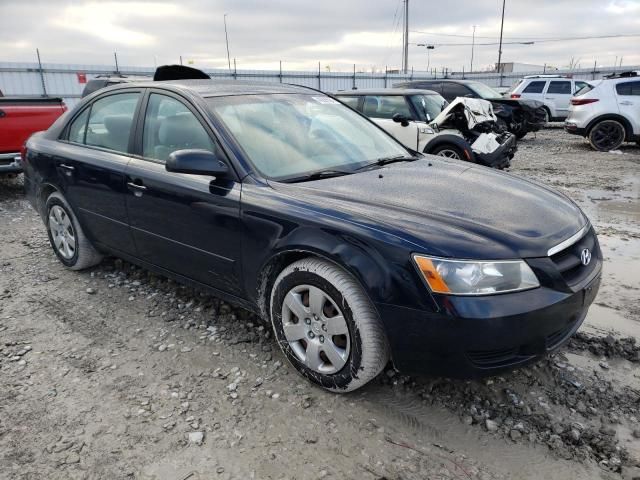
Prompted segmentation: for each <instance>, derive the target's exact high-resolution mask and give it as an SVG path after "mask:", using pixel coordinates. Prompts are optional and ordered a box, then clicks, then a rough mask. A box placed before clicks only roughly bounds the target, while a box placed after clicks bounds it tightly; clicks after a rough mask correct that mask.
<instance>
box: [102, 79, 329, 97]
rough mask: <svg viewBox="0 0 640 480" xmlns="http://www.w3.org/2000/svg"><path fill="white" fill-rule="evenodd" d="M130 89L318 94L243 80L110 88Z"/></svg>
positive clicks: (206, 93)
mask: <svg viewBox="0 0 640 480" xmlns="http://www.w3.org/2000/svg"><path fill="white" fill-rule="evenodd" d="M131 87H134V88H135V87H144V88H154V87H173V88H176V89H178V90H189V91H192V92H194V93H196V94H198V95H200V96H201V97H204V98H208V97H224V96H231V95H260V94H273V93H303V94H314V93H315V94H320V93H321V92H319V91H317V90H314V89H313V88H309V87H303V86H300V85H291V84H287V83H274V82H252V81H245V80H215V79H211V80H166V81H161V82H157V81H142V82H137V81H136V82H126V83H121V84H120V85H117V86H113V87H110V88H111V89H119V88H131Z"/></svg>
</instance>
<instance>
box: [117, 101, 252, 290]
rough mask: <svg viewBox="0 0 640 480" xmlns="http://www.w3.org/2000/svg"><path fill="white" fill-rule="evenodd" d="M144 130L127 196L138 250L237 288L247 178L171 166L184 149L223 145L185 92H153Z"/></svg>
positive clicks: (131, 166) (218, 285)
mask: <svg viewBox="0 0 640 480" xmlns="http://www.w3.org/2000/svg"><path fill="white" fill-rule="evenodd" d="M139 130H140V129H139ZM138 135H139V136H140V135H141V137H142V138H141V142H140V148H141V150H140V152H139V153H141V155H140V156H139V158H138V157H136V158H133V159H132V160H131V162H129V165H128V167H127V171H126V174H127V175H126V176H127V178H126V181H127V188H128V189H129V192H128V194H127V196H126V199H127V200H126V203H127V209H128V212H129V221H130V225H131V230H132V232H133V236H134V239H135V242H136V247H137V251H138V256H139V257H140V258H141V259H142V260H145V261H147V262H150V263H152V264H154V265H157V266H159V267H162V268H165V269H167V270H169V271H171V272H174V273H177V274H180V275H183V276H186V277H188V278H191V279H193V280H196V281H198V282H201V283H203V284H206V285H209V286H212V287H215V288H218V289H220V290H223V291H225V292H227V293H231V294H237V293H238V292H239V288H240V251H241V248H240V236H241V231H240V192H241V187H242V185H241V184H240V183H239V182H237V181H235V180H234V179H230V178H232V175H233V174H230V175H229V178H225V179H216V178H215V177H211V176H208V175H191V174H182V173H172V172H168V171H167V170H166V169H165V161H166V160H167V158H168V157H169V155H170V154H171V153H172V152H174V151H176V150H183V149H204V150H209V151H212V152H213V151H216V149H219V148H220V147H219V145H218V144H217V143H216V141H215V140H213V137H212V135H211V132H210V131H209V130H208V128H205V126H204V125H203V119H202V118H201V117H200V115H199V114H198V112H197V111H196V110H195V109H193V108H192V107H191V106H188V103H187V102H186V101H185V100H183V99H182V98H180V97H178V96H175V95H172V94H167V93H157V92H156V93H153V92H152V93H151V94H150V95H149V99H148V102H147V105H146V111H145V114H144V120H143V125H142V129H141V131H139V132H138ZM230 172H232V170H231V169H230Z"/></svg>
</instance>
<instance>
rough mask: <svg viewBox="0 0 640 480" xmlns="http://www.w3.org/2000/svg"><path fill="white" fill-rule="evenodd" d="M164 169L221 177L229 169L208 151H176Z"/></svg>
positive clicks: (170, 156)
mask: <svg viewBox="0 0 640 480" xmlns="http://www.w3.org/2000/svg"><path fill="white" fill-rule="evenodd" d="M165 168H166V169H167V171H168V172H175V173H191V174H193V175H211V176H214V177H223V176H225V175H226V174H227V172H228V171H229V167H227V164H226V163H224V162H223V161H222V160H220V158H218V156H217V155H216V154H215V153H212V152H210V151H208V150H195V149H194V150H176V151H175V152H173V153H171V155H169V158H168V159H167V163H166V164H165Z"/></svg>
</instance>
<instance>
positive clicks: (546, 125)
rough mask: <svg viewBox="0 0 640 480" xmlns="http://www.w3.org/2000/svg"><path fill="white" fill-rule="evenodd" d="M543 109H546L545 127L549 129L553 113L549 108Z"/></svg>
mask: <svg viewBox="0 0 640 480" xmlns="http://www.w3.org/2000/svg"><path fill="white" fill-rule="evenodd" d="M542 108H543V109H544V125H545V127H548V126H549V123H550V122H551V112H550V111H549V109H548V108H547V107H542Z"/></svg>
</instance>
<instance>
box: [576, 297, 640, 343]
mask: <svg viewBox="0 0 640 480" xmlns="http://www.w3.org/2000/svg"><path fill="white" fill-rule="evenodd" d="M581 330H582V331H583V332H585V333H589V334H591V335H600V336H606V335H609V334H612V335H614V336H615V335H621V336H623V337H636V338H640V322H638V321H637V320H636V321H634V320H630V319H628V318H625V317H623V316H622V315H621V314H620V313H618V312H617V311H616V310H613V309H612V308H607V307H602V306H600V305H595V304H594V305H591V308H589V313H588V314H587V318H586V319H585V321H584V324H583V325H582V328H581Z"/></svg>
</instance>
